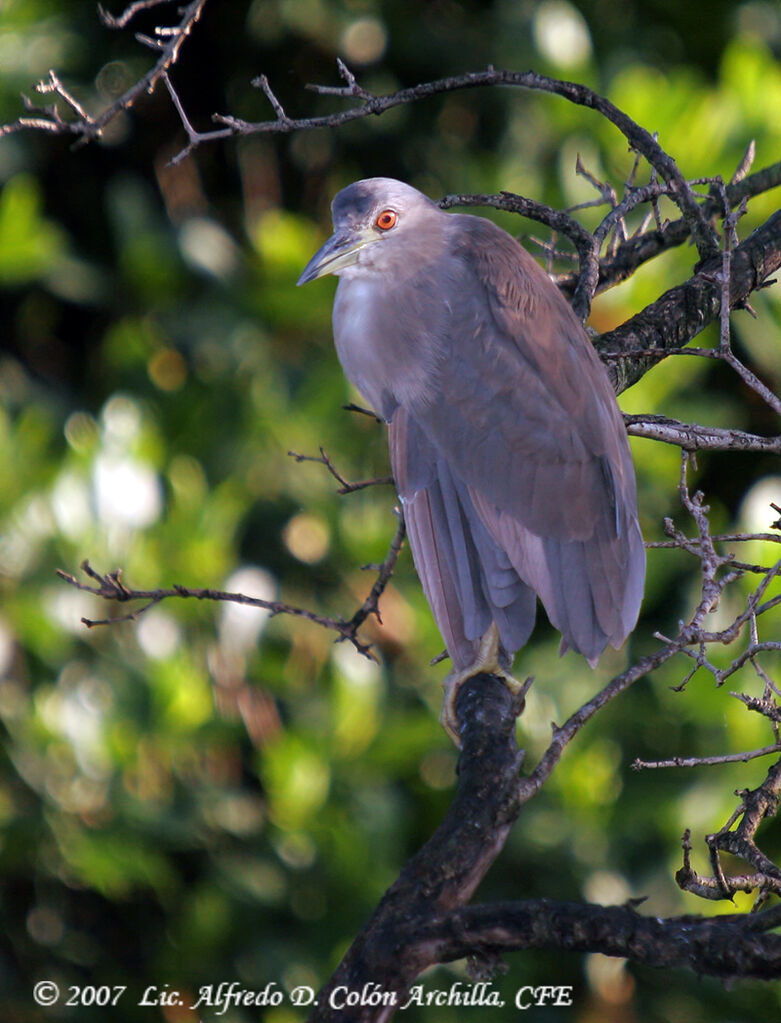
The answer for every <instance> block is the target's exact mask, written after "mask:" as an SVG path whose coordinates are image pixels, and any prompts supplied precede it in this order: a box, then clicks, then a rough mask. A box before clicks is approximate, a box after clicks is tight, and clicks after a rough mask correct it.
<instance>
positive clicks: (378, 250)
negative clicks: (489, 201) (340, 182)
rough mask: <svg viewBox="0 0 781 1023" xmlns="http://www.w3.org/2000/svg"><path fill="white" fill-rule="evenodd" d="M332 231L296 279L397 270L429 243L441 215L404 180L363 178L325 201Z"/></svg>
mask: <svg viewBox="0 0 781 1023" xmlns="http://www.w3.org/2000/svg"><path fill="white" fill-rule="evenodd" d="M331 215H332V218H333V222H334V233H333V234H332V235H331V237H330V238H329V239H328V241H327V242H326V243H325V245H323V247H322V248H321V249H319V250H318V251H317V252H316V253H315V254H314V256H312V258H311V259H310V260H309V262H308V263H307V265H306V266H305V267H304V272H303V273H302V274H301V276H300V277H299V278H298V284H306V283H307V282H308V281H314V280H316V278H318V277H324V276H325V275H326V274H336V275H337V276H339V275H340V274H343V273H344V272H345V271H348V273H349V272H350V271H351V272H352V273H353V274H360V273H377V272H384V273H394V272H395V273H400V274H403V273H404V272H405V270H408V269H409V264H410V261H412V262H420V261H421V260H420V256H421V254H425V251H424V250H425V249H426V248H428V249H429V250H430V249H431V248H432V247H434V245H435V241H436V237H437V234H438V233H439V232H436V231H433V230H432V228H433V227H434V225H435V224H436V225H441V223H442V219H443V217H444V215H443V214H442V212H441V210H440V209H439V207H438V206H437V205H436V204H435V203H433V202H432V201H431V199H429V198H427V197H426V196H425V195H423V193H422V192H419V191H418V190H417V189H416V188H412V187H411V186H410V185H405V184H404V182H403V181H396V180H395V179H394V178H366V179H365V180H364V181H356V182H355V183H354V184H352V185H348V186H347V188H343V189H342V191H341V192H338V193H337V194H336V196H335V197H334V201H333V203H332V204H331Z"/></svg>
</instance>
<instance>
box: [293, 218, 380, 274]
mask: <svg viewBox="0 0 781 1023" xmlns="http://www.w3.org/2000/svg"><path fill="white" fill-rule="evenodd" d="M376 240H377V235H376V234H375V233H374V231H372V229H371V228H354V229H353V230H342V231H335V232H334V233H333V234H332V235H331V237H330V238H329V239H328V241H327V242H326V243H325V245H324V246H323V247H322V248H321V249H318V251H317V252H316V253H315V254H314V256H312V258H311V259H310V260H309V262H308V263H307V264H306V266H305V267H304V271H303V273H302V274H301V276H300V277H299V278H298V281H297V282H296V284H297V285H301V284H308V283H309V281H315V280H317V278H318V277H325V275H326V274H338V273H339V271H340V270H344V268H345V267H347V266H352V265H353V263H356V262H357V261H358V253H359V252H360V251H361V249H362V248H363V247H364V245H369V244H370V243H371V242H374V241H376Z"/></svg>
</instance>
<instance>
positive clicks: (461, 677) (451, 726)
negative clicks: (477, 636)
mask: <svg viewBox="0 0 781 1023" xmlns="http://www.w3.org/2000/svg"><path fill="white" fill-rule="evenodd" d="M499 650H500V642H499V630H498V629H497V627H496V625H495V624H492V625H491V627H490V628H489V629H488V631H487V632H486V633H485V634H484V636H483V638H482V639H481V640H480V649H479V650H478V652H477V657H476V658H475V660H474V663H473V664H470V665H469V667H468V668H463V669H462V670H461V671H451V672H450V674H449V675H447V676H446V678H445V679H444V680H443V682H442V688H443V689H444V690H445V700H444V703H443V704H442V713H441V714H440V715H439V723H440V724H441V725H442V727H443V728H444V729H445V731H446V732H447V734H448V735H449V736H450V738H451V739H452V740H453V742H454V743H455V744H456V746H458V747H459V749H460V748H461V735H460V732H459V724H458V715H457V714H456V697H457V696H458V690H459V689H460V688H461V686H462V685H463V684H464V683H465V682H466V681H468V680H469V679H470V678H474V676H475V675H481V674H486V675H496V676H497V677H498V678H500V679H502V681H503V682H504V684H505V685H506V686H507V688H508V689H509V690H510V692H511V693H512V694H513V696H516V695H518V693H522V692H524V691H525V689H526V686H525V685H524V684H523V683H522V682H519V681H518V679H517V678H513V676H512V675H511V674H510V673H509V672H508V671H507V670H506V669H505V668H503V667H502V665H501V664H500V663H499Z"/></svg>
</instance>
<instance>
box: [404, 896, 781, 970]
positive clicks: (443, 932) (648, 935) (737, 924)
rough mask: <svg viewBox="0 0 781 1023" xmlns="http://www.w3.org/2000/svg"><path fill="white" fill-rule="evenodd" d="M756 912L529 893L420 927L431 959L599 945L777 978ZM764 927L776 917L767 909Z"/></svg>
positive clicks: (779, 948)
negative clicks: (665, 909) (638, 908)
mask: <svg viewBox="0 0 781 1023" xmlns="http://www.w3.org/2000/svg"><path fill="white" fill-rule="evenodd" d="M761 916H762V914H761V915H760V917H754V918H751V919H752V922H753V923H754V924H755V925H757V924H758V925H759V927H757V929H756V930H754V929H751V930H749V929H748V928H747V927H746V920H747V918H746V917H745V916H732V917H723V916H722V917H716V918H714V919H702V918H701V917H693V916H683V917H670V918H668V919H663V918H659V917H644V916H640V915H639V914H638V913H636V912H635V910H633V909H631V908H628V907H624V906H594V905H588V904H586V905H581V904H579V903H568V902H555V901H553V900H549V899H531V900H528V901H524V902H509V903H507V902H505V903H497V904H493V905H484V906H467V907H465V908H463V909H460V910H457V911H456V912H454V913H451V914H450V915H449V916H448V917H447V918H445V919H439V920H434V921H432V923H431V924H430V925H429V926H428V927H427V928H424V929H423V931H422V932H421V934H420V940H421V942H427V943H429V948H430V953H429V954H430V955H431V956H432V961H434V962H436V961H439V962H441V961H447V960H452V959H459V958H461V957H463V956H467V955H474V954H475V953H481V952H482V953H484V954H487V953H493V954H494V955H495V954H496V953H497V952H502V951H509V950H510V949H527V948H548V949H567V950H569V951H579V952H600V953H602V954H603V955H610V956H622V957H625V958H628V959H630V960H631V961H632V962H635V963H643V964H644V965H646V966H655V967H659V968H671V967H675V968H680V967H688V968H689V969H691V970H693V971H694V972H695V973H697V974H704V975H707V976H712V977H724V978H729V977H756V978H760V979H763V980H770V979H775V978H778V977H781V935H777V934H768V933H763V931H762V930H761ZM767 916H768V920H767V926H768V928H770V927H772V926H774V925H775V923H777V921H776V920H775V917H774V916H772V917H771V916H770V914H767Z"/></svg>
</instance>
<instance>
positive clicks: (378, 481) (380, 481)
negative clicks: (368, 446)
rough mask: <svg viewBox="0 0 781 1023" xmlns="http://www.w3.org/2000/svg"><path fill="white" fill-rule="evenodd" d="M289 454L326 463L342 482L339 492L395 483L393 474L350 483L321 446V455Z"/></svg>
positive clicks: (338, 480) (298, 458)
mask: <svg viewBox="0 0 781 1023" xmlns="http://www.w3.org/2000/svg"><path fill="white" fill-rule="evenodd" d="M288 455H289V456H290V457H291V458H294V459H295V460H296V461H297V462H317V463H318V464H319V465H324V466H325V467H326V469H327V470H328V471H329V472H330V474H331V475H332V476H333V478H334V479H335V480H336V481H337V483H339V484H341V485H340V487H339V489H338V490H337V491H336V492H337V494H353V493H355V491H356V490H365V489H366V488H367V487H376V486H386V485H388V484H390V485H391V486H392V485H393V477H392V476H376V477H374V478H373V479H368V480H358V481H357V482H354V483H350V482H349V481H348V480H346V479H345V478H344V477H343V476H342V475H341V473H340V472H339V471H338V470H337V468H336V466H335V465H334V463H333V462H332V461H331V459H330V458H329V457H328V455H327V454H326V453H325V449H324V448H320V454H319V455H301V454H299V453H298V452H297V451H288Z"/></svg>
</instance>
